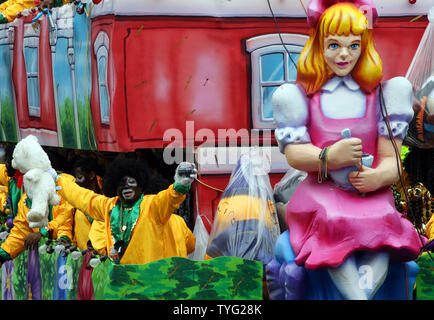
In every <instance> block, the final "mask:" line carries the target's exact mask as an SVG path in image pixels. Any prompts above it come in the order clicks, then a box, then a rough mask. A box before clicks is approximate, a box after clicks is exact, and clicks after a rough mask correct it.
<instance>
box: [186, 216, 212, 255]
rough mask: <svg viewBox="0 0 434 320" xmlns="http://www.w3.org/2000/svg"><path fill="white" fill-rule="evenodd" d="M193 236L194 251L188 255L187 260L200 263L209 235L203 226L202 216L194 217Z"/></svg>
mask: <svg viewBox="0 0 434 320" xmlns="http://www.w3.org/2000/svg"><path fill="white" fill-rule="evenodd" d="M205 218H206V217H205ZM193 235H194V237H195V238H196V245H195V247H194V251H193V252H192V253H190V254H189V255H188V258H189V259H191V260H195V261H200V260H203V258H204V256H205V253H206V247H207V245H208V240H209V234H208V231H207V230H206V228H205V225H204V224H203V221H202V216H201V215H199V214H198V215H197V217H196V223H195V225H194V229H193Z"/></svg>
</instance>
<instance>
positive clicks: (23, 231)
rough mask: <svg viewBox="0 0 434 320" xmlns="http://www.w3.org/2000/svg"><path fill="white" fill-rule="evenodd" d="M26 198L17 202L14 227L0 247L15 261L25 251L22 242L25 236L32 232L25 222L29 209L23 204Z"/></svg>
mask: <svg viewBox="0 0 434 320" xmlns="http://www.w3.org/2000/svg"><path fill="white" fill-rule="evenodd" d="M25 198H26V197H24V196H23V197H21V199H20V201H19V202H18V214H17V216H16V217H15V219H14V227H13V228H12V230H11V232H10V234H9V236H8V237H7V239H6V241H5V242H4V243H3V244H2V245H1V248H2V249H3V250H4V251H6V252H7V253H8V254H9V255H10V256H11V258H12V259H15V258H16V257H17V256H18V255H19V254H20V253H21V252H23V251H24V250H25V246H24V241H25V240H26V238H27V236H28V235H29V234H31V233H32V232H33V229H31V228H30V227H29V223H28V222H27V213H28V212H29V208H27V206H26V205H25V203H24V200H25Z"/></svg>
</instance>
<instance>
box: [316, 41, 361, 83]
mask: <svg viewBox="0 0 434 320" xmlns="http://www.w3.org/2000/svg"><path fill="white" fill-rule="evenodd" d="M361 53H362V36H361V35H358V36H355V35H349V36H337V35H329V36H327V37H325V38H324V58H325V61H326V63H327V65H328V67H329V68H330V69H331V70H332V71H333V72H334V73H335V74H336V75H337V76H339V77H345V76H346V75H348V74H349V73H351V71H353V69H354V66H355V65H356V63H357V61H358V60H359V58H360V54H361Z"/></svg>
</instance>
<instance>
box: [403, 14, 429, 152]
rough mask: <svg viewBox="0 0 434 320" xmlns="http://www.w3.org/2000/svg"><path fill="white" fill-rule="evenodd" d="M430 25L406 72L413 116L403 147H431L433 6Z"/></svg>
mask: <svg viewBox="0 0 434 320" xmlns="http://www.w3.org/2000/svg"><path fill="white" fill-rule="evenodd" d="M428 19H429V23H428V26H427V28H426V30H425V33H424V35H423V37H422V39H421V41H420V43H419V47H418V49H417V51H416V54H415V56H414V58H413V61H412V63H411V65H410V68H409V70H408V72H407V76H406V77H407V79H408V80H409V81H410V82H411V83H412V85H413V91H414V97H415V104H414V107H413V109H414V111H415V114H414V117H413V120H412V121H411V123H410V126H409V129H408V133H407V136H406V138H405V140H404V144H406V145H409V146H413V147H417V148H423V149H427V148H434V7H432V8H431V10H430V12H429V14H428Z"/></svg>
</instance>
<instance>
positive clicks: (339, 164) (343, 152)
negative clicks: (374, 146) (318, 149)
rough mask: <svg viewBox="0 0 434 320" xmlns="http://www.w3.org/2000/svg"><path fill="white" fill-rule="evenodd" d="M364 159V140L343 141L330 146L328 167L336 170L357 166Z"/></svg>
mask: <svg viewBox="0 0 434 320" xmlns="http://www.w3.org/2000/svg"><path fill="white" fill-rule="evenodd" d="M361 159H362V140H360V139H359V138H349V139H342V140H339V141H338V142H336V143H334V144H333V145H331V146H330V148H329V150H328V152H327V166H328V168H329V169H332V170H336V169H341V168H344V167H348V166H353V165H356V166H358V167H360V162H361Z"/></svg>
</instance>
